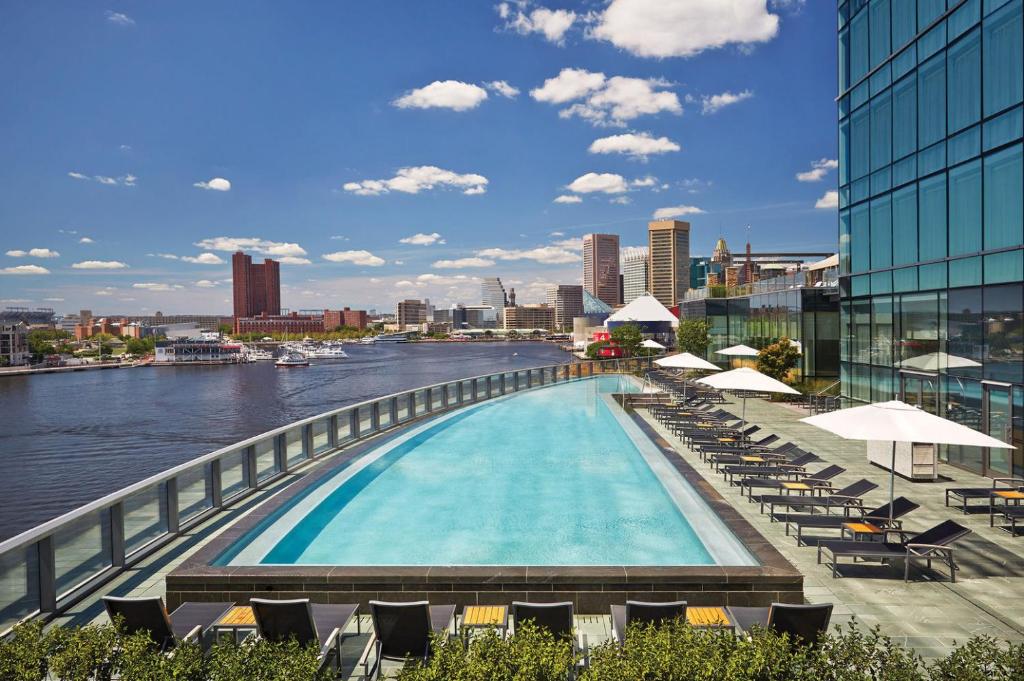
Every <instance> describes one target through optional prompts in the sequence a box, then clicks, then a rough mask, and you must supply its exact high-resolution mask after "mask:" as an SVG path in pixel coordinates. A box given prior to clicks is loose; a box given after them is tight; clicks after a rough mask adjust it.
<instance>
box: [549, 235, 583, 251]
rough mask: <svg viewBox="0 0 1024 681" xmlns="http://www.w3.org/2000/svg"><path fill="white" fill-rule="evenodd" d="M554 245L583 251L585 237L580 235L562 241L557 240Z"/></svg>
mask: <svg viewBox="0 0 1024 681" xmlns="http://www.w3.org/2000/svg"><path fill="white" fill-rule="evenodd" d="M554 245H555V246H558V247H559V248H567V249H569V250H570V251H582V250H583V237H581V236H580V237H575V238H572V239H562V240H561V241H556V242H555V243H554Z"/></svg>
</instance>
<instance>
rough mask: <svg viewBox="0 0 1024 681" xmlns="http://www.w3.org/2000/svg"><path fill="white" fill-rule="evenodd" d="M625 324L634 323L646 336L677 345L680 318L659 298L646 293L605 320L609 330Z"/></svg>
mask: <svg viewBox="0 0 1024 681" xmlns="http://www.w3.org/2000/svg"><path fill="white" fill-rule="evenodd" d="M625 324H632V325H633V326H636V327H637V328H639V329H640V332H641V333H642V334H643V335H644V336H646V337H648V338H652V339H654V340H656V341H658V342H659V343H661V344H662V345H664V346H665V347H671V346H673V345H675V340H676V339H675V329H676V327H678V326H679V318H678V317H676V315H675V314H673V313H672V311H671V310H669V309H668V308H667V307H665V305H663V304H662V303H661V302H660V301H659V300H658V299H657V298H655V297H654V296H652V295H651V294H649V293H645V294H644V295H642V296H640V297H639V298H637V299H635V300H634V301H633V302H631V303H629V304H628V305H626V306H624V307H622V308H620V309H618V310H616V311H615V312H614V313H613V314H612V315H610V316H609V317H608V319H606V320H605V328H607V330H608V331H609V332H610V331H612V330H613V329H615V328H616V327H619V326H623V325H625Z"/></svg>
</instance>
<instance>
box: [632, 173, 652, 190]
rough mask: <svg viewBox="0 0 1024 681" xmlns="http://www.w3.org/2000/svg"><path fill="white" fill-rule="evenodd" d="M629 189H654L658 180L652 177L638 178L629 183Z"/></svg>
mask: <svg viewBox="0 0 1024 681" xmlns="http://www.w3.org/2000/svg"><path fill="white" fill-rule="evenodd" d="M629 186H630V187H656V186H658V178H656V177H654V176H653V175H647V176H645V177H638V178H636V179H635V180H633V181H632V182H630V183H629Z"/></svg>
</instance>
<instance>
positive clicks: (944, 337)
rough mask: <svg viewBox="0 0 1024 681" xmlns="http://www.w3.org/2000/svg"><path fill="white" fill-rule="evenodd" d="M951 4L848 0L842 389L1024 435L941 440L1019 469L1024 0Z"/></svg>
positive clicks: (954, 456) (1023, 387)
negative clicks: (971, 441) (992, 444)
mask: <svg viewBox="0 0 1024 681" xmlns="http://www.w3.org/2000/svg"><path fill="white" fill-rule="evenodd" d="M915 5H916V7H915ZM950 6H951V7H950V9H949V10H948V11H947V10H946V3H944V2H917V3H913V2H893V3H891V4H890V3H883V2H872V3H871V4H870V6H869V5H868V3H865V2H862V1H859V0H858V1H850V2H845V3H841V4H840V6H839V16H840V20H839V43H838V44H839V65H840V69H839V97H838V103H839V176H838V182H839V190H838V192H839V195H838V202H839V267H840V272H839V275H840V279H839V282H840V292H841V310H842V322H843V336H842V353H841V356H842V365H841V376H842V391H843V394H844V396H846V397H848V398H851V399H852V400H854V401H857V402H867V401H877V400H888V399H892V398H893V397H900V398H902V399H903V400H904V401H906V402H910V403H913V404H917V405H920V406H921V407H922V408H923V409H926V410H928V411H930V412H932V413H937V414H938V415H940V416H944V417H946V418H949V419H952V420H954V421H957V422H959V423H962V424H964V425H967V426H970V427H971V428H975V429H977V430H981V431H983V432H985V433H987V434H989V435H992V436H994V437H996V438H999V439H1001V440H1004V441H1006V442H1010V443H1012V444H1014V445H1016V449H1015V450H1002V449H999V450H984V449H979V448H971V447H949V446H943V447H941V448H940V450H939V456H940V458H942V459H944V460H946V461H948V462H949V463H950V464H953V465H955V466H961V467H963V468H966V469H968V470H971V471H975V472H978V473H981V474H984V475H989V476H993V477H1006V476H1010V475H1017V476H1020V475H1024V429H1022V428H1020V427H1019V425H1018V426H1017V427H1014V424H1015V423H1016V424H1019V423H1020V422H1021V419H1022V418H1024V361H1022V358H1024V319H1022V317H1024V313H1022V308H1024V304H1022V299H1024V292H1022V282H1024V249H1022V246H1024V146H1022V142H1021V138H1022V127H1024V126H1022V119H1024V113H1022V107H1021V105H1022V103H1024V42H1022V32H1024V26H1022V3H1021V0H1012V1H1010V2H1007V1H1006V0H987V1H986V2H975V1H972V2H966V3H963V2H961V3H950Z"/></svg>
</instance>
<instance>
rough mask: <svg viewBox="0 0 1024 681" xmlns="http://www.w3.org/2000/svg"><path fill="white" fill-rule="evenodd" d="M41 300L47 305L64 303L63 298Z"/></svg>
mask: <svg viewBox="0 0 1024 681" xmlns="http://www.w3.org/2000/svg"><path fill="white" fill-rule="evenodd" d="M43 300H45V301H46V302H48V303H63V302H64V299H63V298H43Z"/></svg>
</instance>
